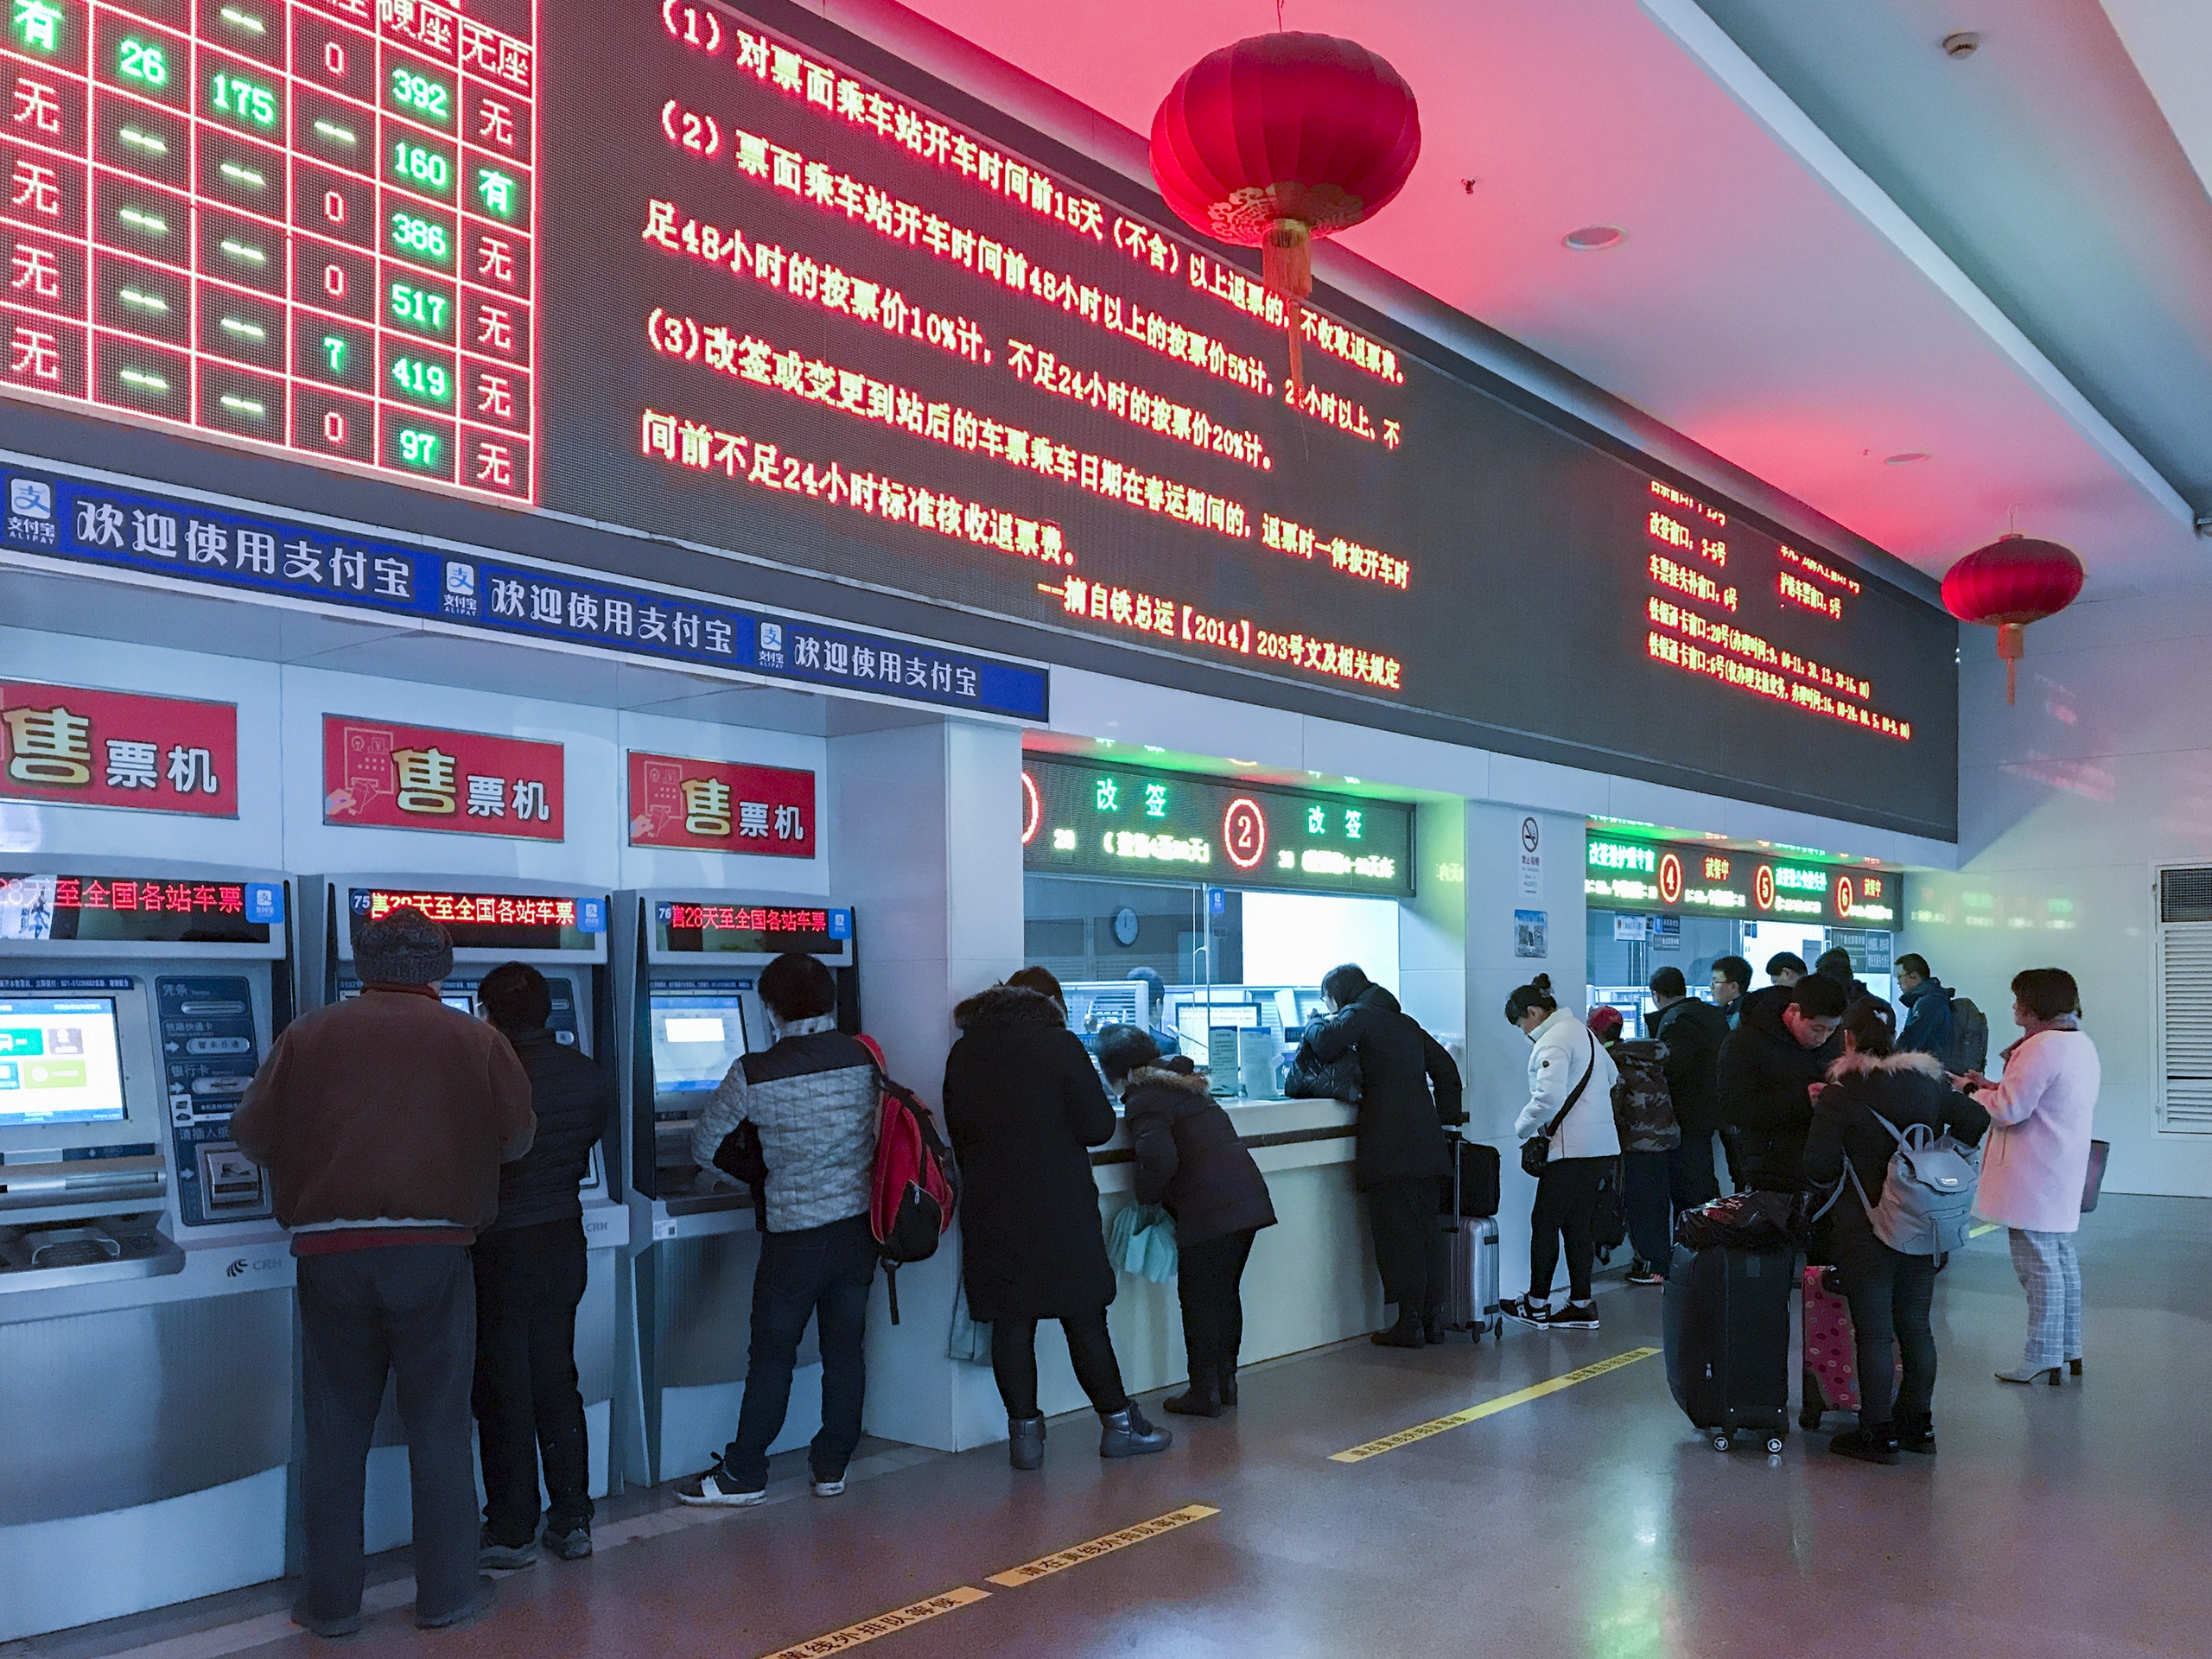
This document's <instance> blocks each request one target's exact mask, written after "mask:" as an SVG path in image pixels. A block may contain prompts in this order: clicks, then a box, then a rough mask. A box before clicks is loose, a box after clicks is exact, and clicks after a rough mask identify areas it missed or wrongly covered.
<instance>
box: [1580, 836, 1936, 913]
mask: <svg viewBox="0 0 2212 1659" xmlns="http://www.w3.org/2000/svg"><path fill="white" fill-rule="evenodd" d="M1583 863H1584V867H1585V870H1584V877H1583V883H1582V890H1583V894H1584V897H1585V899H1586V900H1587V902H1588V903H1589V904H1590V906H1592V908H1593V909H1598V910H1643V911H1653V910H1656V911H1672V912H1678V913H1681V914H1683V915H1690V916H1723V917H1733V918H1737V919H1738V920H1741V921H1746V922H1759V921H1802V922H1808V923H1814V924H1818V925H1822V926H1828V927H1872V928H1891V927H1895V926H1896V925H1897V922H1898V920H1899V918H1902V917H1903V915H1904V908H1903V906H1902V904H1901V903H1900V894H1901V893H1902V891H1903V883H1904V877H1903V876H1902V875H1900V874H1897V872H1896V871H1894V870H1885V869H1882V868H1878V867H1877V866H1874V865H1859V864H1834V865H1815V864H1807V863H1805V862H1803V861H1801V860H1797V859H1784V858H1777V857H1776V856H1775V855H1774V854H1773V853H1771V852H1770V851H1766V850H1764V849H1763V850H1761V851H1759V852H1757V853H1744V852H1735V851H1732V850H1730V849H1725V848H1716V847H1710V846H1706V845H1703V844H1701V843H1700V842H1665V841H1624V840H1620V839H1617V838H1615V837H1612V836H1598V835H1592V836H1590V838H1589V840H1588V842H1586V851H1585V854H1584V857H1583Z"/></svg>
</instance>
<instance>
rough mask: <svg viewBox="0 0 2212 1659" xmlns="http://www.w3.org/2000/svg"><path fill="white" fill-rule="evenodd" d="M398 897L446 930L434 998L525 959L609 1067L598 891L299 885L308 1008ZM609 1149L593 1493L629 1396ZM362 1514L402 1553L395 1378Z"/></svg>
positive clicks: (345, 971) (609, 1464)
mask: <svg viewBox="0 0 2212 1659" xmlns="http://www.w3.org/2000/svg"><path fill="white" fill-rule="evenodd" d="M404 904H411V905H414V906H416V907H417V908H418V909H420V910H422V911H423V912H424V913H425V914H426V915H429V917H431V918H433V919H435V920H436V921H438V922H440V923H442V925H444V926H445V928H446V930H447V931H448V932H449V933H451V934H452V936H453V942H454V950H453V960H454V969H453V973H452V976H450V977H449V978H448V979H447V980H446V982H445V985H444V988H443V991H442V996H443V998H444V1001H445V1002H446V1003H447V1005H448V1007H454V1008H457V1009H459V1010H461V1012H462V1013H464V1014H474V1012H475V1007H476V988H477V986H478V985H479V984H480V982H482V980H483V978H484V976H485V975H486V974H487V973H489V972H490V971H491V970H492V969H494V968H496V967H498V966H499V964H500V963H503V962H526V963H530V964H531V966H533V967H535V968H536V969H537V970H538V971H539V972H540V973H542V974H543V975H544V976H545V977H546V979H547V980H548V981H549V982H550V985H551V989H552V998H553V1013H552V1018H551V1020H550V1024H551V1027H552V1029H553V1033H554V1035H555V1036H556V1037H557V1038H558V1039H560V1040H561V1041H563V1042H564V1043H573V1044H574V1045H575V1046H576V1047H577V1048H578V1049H579V1050H581V1051H582V1052H584V1053H586V1054H588V1055H590V1056H592V1057H593V1058H596V1059H598V1060H599V1061H600V1062H601V1064H602V1065H606V1064H607V1063H608V1062H609V1060H610V1058H611V1057H612V1055H613V1052H614V1047H615V1046H614V1043H613V998H612V996H611V995H610V993H611V990H612V987H611V986H610V985H609V983H608V976H607V894H606V893H605V892H604V891H603V890H601V891H594V890H592V889H589V888H584V887H566V886H563V885H561V884H559V883H555V882H543V881H539V882H531V881H522V880H504V879H495V878H485V877H479V876H436V875H425V874H422V873H421V872H420V871H416V872H415V873H413V874H407V875H399V876H382V875H377V876H370V875H347V876H329V877H314V876H310V877H308V878H306V879H305V880H302V882H301V906H300V907H301V912H302V916H303V917H304V918H311V921H312V931H311V932H310V933H308V936H307V937H306V938H303V941H302V951H301V956H302V973H301V977H302V1001H303V1002H305V1003H306V1004H307V1005H308V1006H309V1007H315V1006H321V1005H322V1004H325V1003H329V1002H335V1001H339V1000H340V998H343V997H347V996H352V995H356V994H358V993H359V989H360V981H359V976H357V975H356V974H355V972H354V969H353V927H354V926H355V925H358V924H359V923H360V922H364V921H366V920H368V919H369V918H372V916H377V915H381V914H383V913H384V912H386V911H388V910H390V909H392V908H394V907H395V906H399V905H404ZM610 1144H611V1143H610V1142H601V1144H600V1145H599V1146H597V1147H594V1148H593V1149H592V1157H591V1165H590V1166H589V1168H588V1169H587V1170H586V1171H585V1173H584V1180H583V1186H582V1197H583V1206H584V1242H585V1246H586V1255H585V1260H586V1262H588V1276H587V1278H586V1281H585V1287H584V1300H583V1303H582V1306H580V1307H579V1308H578V1309H577V1310H576V1374H577V1377H578V1380H579V1382H580V1383H581V1385H582V1390H583V1396H584V1427H585V1430H586V1432H587V1433H588V1437H589V1440H590V1446H591V1492H592V1496H593V1497H605V1496H606V1495H607V1492H608V1491H611V1490H613V1486H612V1471H613V1470H614V1469H615V1467H616V1466H617V1465H616V1461H615V1459H613V1455H612V1452H611V1448H612V1447H613V1446H615V1445H616V1444H617V1443H618V1441H619V1440H620V1438H621V1436H622V1435H623V1433H625V1432H626V1429H625V1426H624V1425H623V1424H621V1423H620V1422H619V1421H617V1418H618V1415H619V1411H620V1408H619V1406H618V1403H617V1402H619V1401H620V1400H621V1399H622V1398H623V1395H624V1392H625V1391H624V1390H623V1389H621V1388H620V1387H619V1386H618V1383H617V1372H618V1370H619V1360H620V1356H621V1353H622V1351H623V1350H624V1348H625V1347H626V1344H622V1343H620V1341H619V1340H618V1336H617V1333H618V1332H620V1330H621V1329H622V1328H623V1326H624V1325H625V1324H626V1313H627V1309H626V1301H627V1296H626V1294H625V1292H624V1290H623V1287H622V1283H621V1281H622V1274H621V1273H620V1262H621V1258H622V1255H623V1249H624V1247H625V1246H626V1244H627V1243H629V1238H630V1212H629V1211H628V1210H627V1209H626V1207H625V1206H624V1205H623V1202H622V1198H621V1193H620V1176H619V1174H616V1173H613V1171H612V1170H610V1167H609V1158H608V1153H609V1147H610ZM365 1510H366V1517H365V1539H366V1544H367V1548H368V1549H369V1551H370V1553H371V1554H374V1553H375V1552H377V1551H378V1550H383V1549H392V1548H397V1547H398V1546H399V1545H401V1544H404V1543H405V1542H406V1541H408V1539H409V1538H410V1536H411V1535H412V1532H413V1526H412V1516H411V1510H410V1503H409V1498H408V1489H407V1434H406V1431H405V1429H404V1427H402V1426H401V1424H400V1421H399V1413H398V1408H397V1403H396V1402H395V1400H394V1398H393V1395H392V1393H391V1389H390V1387H389V1385H387V1387H386V1389H385V1402H384V1410H383V1412H382V1414H380V1415H379V1416H378V1419H377V1427H376V1435H375V1439H374V1440H373V1441H372V1445H371V1447H370V1452H369V1483H368V1499H367V1503H366V1505H365Z"/></svg>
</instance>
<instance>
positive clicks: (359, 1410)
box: [231, 909, 537, 1636]
mask: <svg viewBox="0 0 2212 1659" xmlns="http://www.w3.org/2000/svg"><path fill="white" fill-rule="evenodd" d="M353 963H354V966H355V968H356V969H358V970H359V974H360V976H361V995H359V996H358V997H355V998H353V999H352V1000H350V1001H345V1002H340V1003H338V1004H337V1005H335V1006H334V1007H327V1008H319V1009H317V1010H316V1011H315V1013H313V1014H307V1015H305V1016H303V1017H302V1018H301V1019H299V1020H294V1021H293V1022H292V1024H291V1025H290V1026H289V1027H287V1028H286V1029H285V1032H284V1034H283V1036H282V1037H280V1038H278V1039H277V1044H276V1046H275V1047H274V1048H273V1049H272V1050H271V1051H270V1055H269V1058H268V1059H267V1061H266V1062H264V1065H262V1068H261V1071H260V1072H259V1074H258V1075H257V1076H256V1077H255V1078H254V1080H253V1087H252V1089H251V1090H250V1091H249V1092H248V1093H247V1095H246V1097H245V1104H244V1105H242V1106H241V1107H240V1108H239V1109H238V1115H237V1116H235V1117H233V1118H232V1120H231V1133H232V1135H233V1136H234V1137H235V1138H236V1139H237V1141H238V1146H239V1147H240V1148H241V1149H242V1150H244V1151H245V1154H246V1155H247V1156H248V1157H250V1158H251V1159H253V1160H255V1161H256V1162H257V1163H258V1164H260V1165H262V1166H264V1167H265V1168H266V1169H267V1170H268V1171H269V1172H270V1176H271V1177H272V1179H274V1181H275V1184H276V1188H277V1219H278V1220H279V1221H280V1222H282V1223H283V1224H284V1225H285V1226H287V1227H289V1228H290V1229H291V1230H292V1254H293V1255H295V1256H296V1257H297V1258H298V1268H299V1310H300V1334H301V1339H302V1345H303V1348H304V1359H305V1400H306V1420H307V1421H306V1434H307V1443H306V1446H304V1448H303V1451H302V1491H301V1505H302V1510H303V1513H304V1522H305V1528H306V1535H307V1536H306V1542H307V1590H306V1593H305V1594H304V1595H302V1597H301V1599H300V1600H299V1602H298V1604H297V1605H296V1606H295V1607H294V1608H293V1610H292V1618H293V1621H294V1623H296V1624H301V1625H302V1626H304V1627H305V1628H307V1629H308V1630H313V1631H314V1632H315V1634H316V1635H318V1636H346V1635H350V1634H351V1633H352V1632H353V1631H355V1630H359V1629H360V1627H361V1580H362V1562H361V1500H362V1488H363V1485H364V1484H365V1479H366V1471H367V1464H368V1454H369V1439H370V1435H371V1433H372V1431H373V1429H374V1428H375V1427H376V1419H377V1409H378V1406H379V1404H380V1403H381V1402H382V1401H383V1399H384V1388H385V1376H386V1374H387V1372H396V1373H397V1376H398V1383H399V1411H400V1416H401V1418H402V1419H403V1421H404V1422H405V1424H406V1427H407V1461H408V1471H409V1478H410V1486H411V1490H412V1494H413V1497H414V1510H415V1622H416V1624H419V1625H421V1626H423V1628H424V1629H426V1630H437V1629H442V1628H444V1627H447V1626H449V1625H453V1624H460V1623H461V1622H462V1621H464V1620H466V1619H468V1618H473V1617H474V1616H475V1615H476V1614H477V1613H480V1612H481V1611H483V1610H484V1609H485V1608H486V1607H487V1606H489V1605H491V1600H492V1581H491V1580H489V1579H486V1578H482V1577H480V1575H479V1574H478V1573H477V1571H476V1548H477V1540H476V1480H475V1467H474V1459H473V1458H472V1457H471V1456H470V1453H469V1438H468V1436H469V1411H468V1393H469V1383H470V1380H471V1377H472V1376H473V1375H474V1369H475V1360H476V1288H475V1281H474V1276H473V1274H472V1273H471V1271H470V1267H469V1257H468V1246H469V1245H470V1243H472V1242H474V1238H475V1236H476V1229H478V1228H479V1227H481V1226H483V1225H485V1224H487V1223H489V1222H490V1221H491V1220H492V1218H493V1216H494V1215H496V1214H497V1213H498V1211H499V1166H500V1165H501V1164H502V1163H505V1162H507V1161H509V1160H513V1159H516V1158H519V1157H521V1156H522V1155H523V1154H524V1153H525V1152H527V1151H529V1150H530V1143H531V1138H532V1136H533V1135H535V1134H536V1133H537V1118H536V1116H534V1115H533V1114H532V1112H531V1104H530V1076H529V1074H528V1073H527V1072H525V1071H524V1070H523V1067H522V1062H521V1061H520V1060H518V1059H517V1058H515V1051H514V1048H513V1046H512V1045H511V1044H509V1043H508V1041H507V1039H505V1037H503V1036H501V1035H500V1034H499V1033H498V1032H497V1031H495V1030H493V1028H492V1027H489V1026H486V1025H482V1024H480V1023H478V1022H477V1021H476V1020H472V1019H470V1018H469V1017H468V1016H467V1014H458V1013H455V1012H454V1010H453V1009H451V1008H448V1007H445V1006H444V1005H443V1004H442V1003H441V1002H440V1001H438V984H439V982H440V981H442V980H443V979H444V978H445V976H447V975H448V974H449V973H450V972H452V971H453V944H452V942H451V941H450V940H449V939H448V937H447V935H446V931H445V930H444V929H443V928H442V927H440V926H439V925H437V924H436V923H435V922H433V921H431V920H430V919H429V918H427V917H425V916H424V915H423V913H422V912H420V911H417V910H412V909H401V910H395V911H393V912H391V914H390V915H388V916H385V917H382V918H379V919H378V920H376V921H373V922H370V923H367V924H365V925H361V926H359V927H358V928H356V929H355V930H354V933H353Z"/></svg>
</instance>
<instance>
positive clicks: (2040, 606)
mask: <svg viewBox="0 0 2212 1659" xmlns="http://www.w3.org/2000/svg"><path fill="white" fill-rule="evenodd" d="M2084 574H2085V573H2084V572H2083V570H2082V561H2081V560H2080V559H2079V558H2077V557H2076V556H2075V553H2074V550H2073V549H2072V548H2069V547H2061V546H2060V545H2059V544H2058V543H2056V542H2045V541H2039V540H2037V538H2036V537H2032V536H2023V535H2021V534H2020V532H2019V531H2012V532H2010V533H2009V534H2006V535H2004V536H2000V537H1998V538H1997V539H1996V540H1995V541H1993V542H1992V543H1990V544H1989V545H1988V546H1986V547H1978V548H1976V549H1974V551H1973V552H1971V553H1969V554H1967V556H1966V557H1964V558H1963V559H1961V560H1960V561H1959V562H1958V563H1956V564H1955V565H1953V566H1952V567H1951V569H1950V570H1949V572H1948V574H1947V575H1945V576H1944V578H1943V608H1944V609H1945V610H1947V611H1948V612H1950V613H1951V614H1952V615H1953V616H1955V617H1957V618H1958V619H1959V620H1960V621H1961V622H1979V623H1980V624H1981V625H1982V626H1985V627H1994V628H1995V629H1996V630H1997V654H1998V655H1999V657H2002V658H2004V659H2005V702H2012V694H2013V690H2014V689H2015V686H2014V682H2015V679H2016V677H2017V675H2018V671H2019V664H2020V658H2021V657H2022V655H2023V654H2024V652H2025V651H2026V649H2027V628H2028V624H2029V623H2031V622H2040V621H2042V620H2044V618H2045V617H2047V616H2056V614H2057V613H2059V612H2061V611H2063V610H2064V609H2065V608H2066V607H2068V606H2069V605H2071V604H2072V603H2073V602H2074V601H2075V599H2077V598H2078V597H2080V595H2081V592H2082V579H2083V576H2084Z"/></svg>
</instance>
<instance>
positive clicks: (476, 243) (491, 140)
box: [0, 0, 537, 552]
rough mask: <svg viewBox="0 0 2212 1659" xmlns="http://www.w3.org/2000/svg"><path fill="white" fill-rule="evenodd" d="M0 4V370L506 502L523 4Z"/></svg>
mask: <svg viewBox="0 0 2212 1659" xmlns="http://www.w3.org/2000/svg"><path fill="white" fill-rule="evenodd" d="M8 16H9V23H8V31H7V35H6V37H5V51H4V53H0V79H5V80H6V82H7V99H8V102H7V106H6V109H7V117H6V123H5V126H4V129H3V130H0V175H4V184H0V189H4V192H5V194H4V195H0V216H4V221H3V222H0V235H4V238H5V239H6V243H7V252H8V281H7V287H6V289H5V290H4V291H0V333H3V334H5V337H6V338H5V356H4V358H3V359H0V383H3V384H4V385H5V386H6V387H7V388H9V389H10V390H13V391H26V392H30V393H34V394H37V395H41V396H45V397H55V398H60V399H63V400H65V401H67V402H69V403H74V404H89V405H91V406H92V407H93V408H96V409H98V410H102V411H105V412H112V413H114V414H116V415H119V416H125V417H128V418H130V419H134V420H143V421H149V422H155V423H161V424H164V425H170V426H175V427H181V428H184V429H188V430H191V431H193V432H194V433H197V434H199V435H204V436H209V437H216V438H220V439H223V440H226V441H238V442H246V443H249V444H253V445H265V446H270V447H272V448H277V449H279V450H281V451H283V453H285V454H288V455H291V456H295V457H299V458H303V459H312V460H315V461H337V462H342V463H346V464H350V465H353V466H358V467H366V468H369V469H372V471H374V472H375V473H377V474H384V475H390V476H393V477H398V478H404V479H408V480H416V481H420V482H423V483H428V484H436V485H443V486H451V487H454V488H456V489H460V490H465V491H468V492H471V493H477V494H481V495H486V496H489V497H493V498H494V499H501V500H510V501H521V502H527V501H529V500H531V499H532V497H533V493H534V489H535V478H534V469H533V467H532V466H531V446H532V444H533V442H535V433H534V430H533V429H534V427H535V424H536V422H535V407H536V405H535V399H534V386H535V375H534V372H533V369H534V364H533V357H532V354H533V352H534V350H535V345H536V336H537V330H536V328H535V327H533V321H532V314H533V306H532V303H531V301H532V295H533V287H532V284H533V283H534V282H535V280H536V270H537V260H536V258H535V257H534V251H535V236H534V215H535V207H536V203H535V195H536V192H535V187H534V183H533V181H534V178H535V175H536V169H535V165H534V163H535V154H534V149H533V146H534V144H535V143H536V128H537V122H536V93H537V73H536V45H535V29H534V27H533V21H532V16H531V0H493V3H491V4H488V5H487V4H483V3H471V5H470V6H469V9H468V15H467V16H463V15H462V14H461V12H460V11H459V10H454V9H453V8H451V7H448V6H445V5H441V4H437V3H435V0H8ZM170 551H171V552H175V550H174V549H172V550H170Z"/></svg>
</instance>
